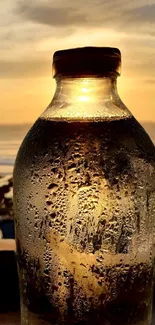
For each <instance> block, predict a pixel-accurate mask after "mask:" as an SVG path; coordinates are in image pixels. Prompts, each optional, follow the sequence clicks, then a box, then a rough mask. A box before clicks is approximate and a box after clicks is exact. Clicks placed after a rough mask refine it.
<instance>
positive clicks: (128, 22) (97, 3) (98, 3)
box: [17, 0, 155, 33]
mask: <svg viewBox="0 0 155 325" xmlns="http://www.w3.org/2000/svg"><path fill="white" fill-rule="evenodd" d="M17 13H18V14H20V15H21V16H22V17H23V18H24V19H25V20H27V21H33V22H35V23H39V24H43V25H49V26H56V27H58V28H66V27H67V26H71V25H72V26H76V28H79V27H82V26H83V27H86V26H87V28H89V27H91V26H93V27H94V28H96V27H97V28H99V27H100V28H103V27H104V28H111V29H114V30H116V29H117V30H122V28H123V29H124V31H128V30H133V31H134V32H136V31H137V30H138V29H139V32H140V31H142V32H143V33H144V32H145V33H152V32H153V28H152V26H151V24H155V21H154V17H155V3H150V4H149V3H148V4H147V5H146V1H145V2H144V1H143V0H140V1H136V0H134V1H133V0H132V1H124V0H105V1H103V0H94V1H90V2H89V6H88V4H87V3H84V2H83V1H82V0H79V1H78V2H77V1H76V2H75V1H74V2H71V0H68V1H67V0H63V1H60V0H57V2H56V3H54V2H51V1H45V0H44V1H43V0H42V1H39V2H38V1H37V2H36V1H33V2H31V1H29V0H27V2H25V0H24V1H23V0H22V1H20V2H18V6H17ZM149 25H150V26H149Z"/></svg>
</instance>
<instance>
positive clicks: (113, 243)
mask: <svg viewBox="0 0 155 325" xmlns="http://www.w3.org/2000/svg"><path fill="white" fill-rule="evenodd" d="M120 65H121V54H120V51H119V50H118V49H116V48H105V47H102V48H95V47H86V48H78V49H70V50H63V51H57V52H56V53H55V54H54V60H53V76H54V78H55V79H56V84H57V87H56V91H55V95H54V98H53V99H52V101H51V103H50V105H49V106H48V107H47V109H46V110H45V111H44V113H43V114H42V115H41V116H40V117H39V118H38V120H37V121H36V122H35V124H34V125H33V126H32V128H31V129H30V131H29V132H28V134H27V136H26V137H25V139H24V141H23V143H22V145H21V147H20V149H19V152H18V155H17V159H16V163H15V168H14V212H15V225H16V243H17V256H18V267H19V280H20V291H21V324H22V325H40V324H45V325H51V324H52V325H127V324H128V325H150V324H151V311H152V295H153V281H154V242H153V235H154V233H155V221H154V214H155V149H154V145H153V143H152V142H151V140H150V138H149V137H148V135H147V134H146V132H145V131H144V129H143V128H142V127H141V126H140V124H139V123H138V122H137V121H136V120H135V118H134V117H133V115H132V114H131V112H130V111H129V110H128V109H127V108H126V106H125V105H124V104H123V103H122V101H121V99H120V97H119V95H118V93H117V76H118V75H119V74H120Z"/></svg>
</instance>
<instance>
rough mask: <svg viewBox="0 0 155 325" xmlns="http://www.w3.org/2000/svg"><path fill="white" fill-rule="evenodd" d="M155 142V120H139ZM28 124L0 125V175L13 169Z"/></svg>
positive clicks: (7, 173) (28, 127) (28, 126)
mask: <svg viewBox="0 0 155 325" xmlns="http://www.w3.org/2000/svg"><path fill="white" fill-rule="evenodd" d="M140 123H141V125H142V126H143V127H144V129H145V130H146V132H147V133H148V134H149V136H150V138H151V139H152V141H153V143H154V144H155V122H154V123H153V122H140ZM30 127H31V125H30V124H22V125H0V175H10V174H12V171H13V166H14V162H15V158H16V155H17V152H18V149H19V146H20V144H21V142H22V140H23V139H24V137H25V135H26V133H27V132H28V130H29V129H30Z"/></svg>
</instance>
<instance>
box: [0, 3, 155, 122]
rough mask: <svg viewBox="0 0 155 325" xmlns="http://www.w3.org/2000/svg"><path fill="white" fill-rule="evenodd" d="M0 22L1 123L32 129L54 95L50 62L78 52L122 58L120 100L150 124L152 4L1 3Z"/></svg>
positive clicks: (153, 114)
mask: <svg viewBox="0 0 155 325" xmlns="http://www.w3.org/2000/svg"><path fill="white" fill-rule="evenodd" d="M1 2H2V3H1V17H0V25H1V26H0V27H1V28H0V44H1V56H0V123H1V124H2V123H3V124H6V123H7V124H8V123H9V124H10V123H15V124H16V123H26V122H31V123H33V122H34V121H35V119H36V118H37V117H38V116H39V115H40V114H41V112H42V111H43V110H44V109H45V108H46V106H47V105H48V103H49V102H50V101H51V98H52V96H53V92H54V90H55V82H54V80H53V79H52V69H51V65H52V56H53V53H54V52H55V51H56V50H59V49H65V48H71V47H78V46H114V47H118V48H119V49H120V50H121V52H122V61H123V64H122V76H121V78H119V80H118V90H119V94H120V96H121V98H122V100H123V101H124V103H125V104H126V106H127V107H128V108H129V109H130V110H131V112H132V113H133V114H134V115H135V117H136V118H137V119H138V120H140V121H144V120H147V121H155V0H130V1H129V0H89V1H83V0H78V1H74V0H56V1H54V0H33V1H32V0H5V1H1Z"/></svg>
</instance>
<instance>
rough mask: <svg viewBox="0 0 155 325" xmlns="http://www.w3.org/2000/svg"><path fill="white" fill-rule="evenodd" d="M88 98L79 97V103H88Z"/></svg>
mask: <svg viewBox="0 0 155 325" xmlns="http://www.w3.org/2000/svg"><path fill="white" fill-rule="evenodd" d="M89 99H90V98H89V97H88V96H80V97H78V100H79V101H80V102H88V101H89Z"/></svg>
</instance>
